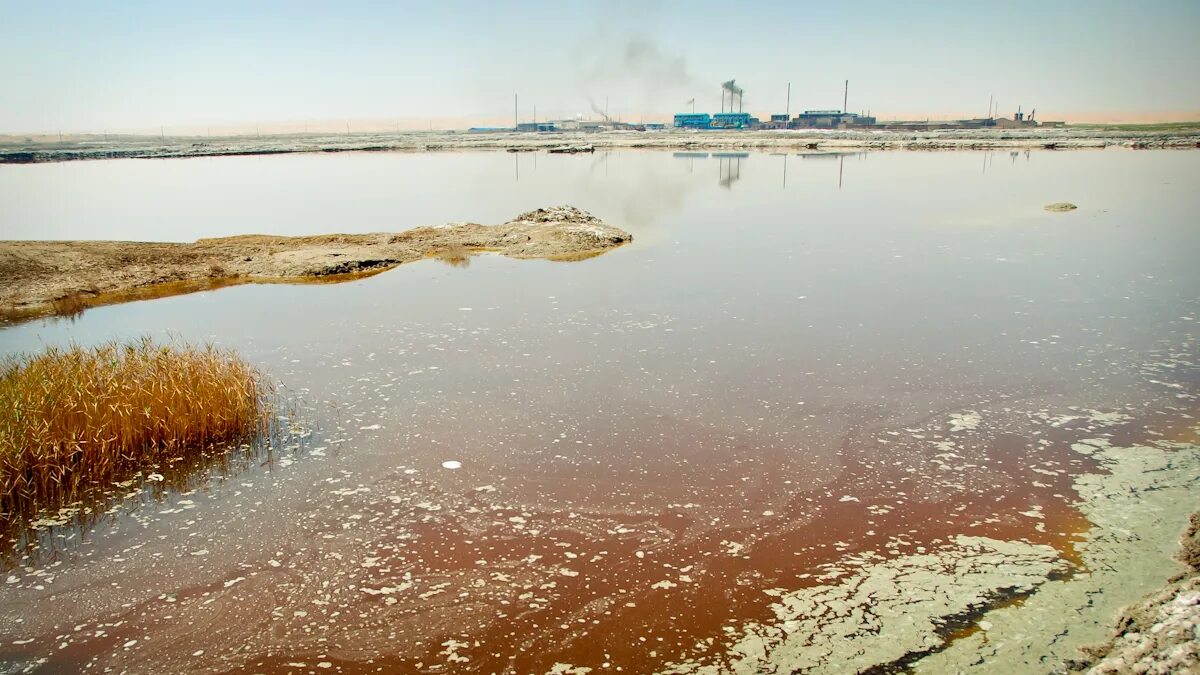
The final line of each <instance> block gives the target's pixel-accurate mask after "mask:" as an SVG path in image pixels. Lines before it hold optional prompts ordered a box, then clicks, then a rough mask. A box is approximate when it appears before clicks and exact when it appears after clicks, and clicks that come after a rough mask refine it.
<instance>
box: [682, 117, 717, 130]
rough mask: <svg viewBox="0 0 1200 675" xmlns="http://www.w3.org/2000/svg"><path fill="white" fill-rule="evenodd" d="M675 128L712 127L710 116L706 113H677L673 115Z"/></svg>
mask: <svg viewBox="0 0 1200 675" xmlns="http://www.w3.org/2000/svg"><path fill="white" fill-rule="evenodd" d="M674 126H675V128H677V129H708V128H711V127H712V116H710V115H709V114H708V113H679V114H678V115H675V125H674Z"/></svg>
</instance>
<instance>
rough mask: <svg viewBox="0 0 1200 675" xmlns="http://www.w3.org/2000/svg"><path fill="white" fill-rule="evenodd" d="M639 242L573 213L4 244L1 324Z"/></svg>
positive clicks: (565, 256) (583, 253) (561, 255)
mask: <svg viewBox="0 0 1200 675" xmlns="http://www.w3.org/2000/svg"><path fill="white" fill-rule="evenodd" d="M631 239H632V236H631V235H630V234H629V233H628V232H625V231H623V230H620V229H618V228H616V227H613V226H611V225H606V224H604V223H602V222H601V221H600V220H599V219H597V218H595V217H594V216H592V215H591V214H589V213H587V212H585V211H581V210H579V209H576V208H574V207H570V206H560V207H554V208H549V209H538V210H536V211H530V212H528V213H523V214H521V215H519V216H517V217H516V218H514V219H512V220H510V221H508V222H507V223H503V224H501V225H490V226H489V225H479V224H476V223H453V224H449V225H444V226H435V227H419V228H416V229H412V230H407V231H405V232H401V233H398V234H392V233H375V234H328V235H317V236H307V237H280V236H267V235H242V236H235V237H223V238H219V239H201V240H199V241H197V242H195V243H191V244H185V243H152V242H119V241H0V319H5V320H15V319H21V318H28V317H32V316H39V315H46V314H70V313H74V312H78V311H81V310H82V309H84V308H87V307H91V306H96V305H104V304H112V303H115V302H122V301H126V300H136V299H141V298H146V297H159V296H164V295H176V294H179V293H187V292H191V291H196V290H205V289H209V288H215V287H219V286H227V285H232V284H240V283H272V282H295V283H300V282H306V281H342V280H347V279H352V278H358V277H361V276H363V275H367V274H374V273H378V272H381V271H384V270H387V269H390V268H392V267H395V266H396V265H400V264H403V263H406V262H411V261H414V260H419V259H421V258H428V257H439V258H442V259H444V260H446V261H448V262H450V263H460V262H464V261H465V260H466V259H467V256H470V255H472V254H474V253H479V252H494V253H500V254H502V255H506V256H509V257H513V258H547V259H551V260H576V259H580V258H585V257H590V256H593V255H599V254H600V253H603V252H604V251H607V250H608V249H611V248H613V247H616V246H620V245H621V244H624V243H626V242H628V241H630V240H631Z"/></svg>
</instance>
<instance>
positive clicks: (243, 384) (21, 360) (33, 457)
mask: <svg viewBox="0 0 1200 675" xmlns="http://www.w3.org/2000/svg"><path fill="white" fill-rule="evenodd" d="M271 394H272V391H271V389H270V387H269V385H267V384H266V383H265V381H264V379H263V378H262V377H261V375H260V373H259V372H258V371H257V370H256V369H254V368H253V367H252V366H250V365H249V364H247V363H246V362H245V361H243V360H242V359H241V358H239V357H238V356H237V355H236V354H234V353H232V352H229V351H224V350H219V349H216V348H214V347H212V346H208V347H205V348H196V347H189V346H162V345H158V344H155V343H154V342H153V341H152V340H150V339H148V338H147V339H143V340H141V341H139V342H136V343H133V344H129V345H118V344H114V343H109V344H104V345H101V346H98V347H93V348H83V347H77V346H73V347H70V348H67V349H59V348H53V347H52V348H50V349H48V350H46V351H45V352H43V353H41V354H38V355H30V356H20V357H15V358H10V359H8V360H7V361H5V362H4V363H3V364H2V365H0V507H3V511H4V512H5V513H12V512H13V511H14V510H17V509H20V508H22V507H25V506H28V505H31V504H42V505H44V504H45V502H46V501H48V500H53V499H61V498H66V497H69V496H71V495H74V494H76V493H78V492H79V490H80V489H82V488H86V487H89V486H92V485H97V484H104V483H106V482H108V481H113V480H119V479H122V478H124V477H126V476H128V475H129V474H132V473H133V472H135V471H136V470H138V469H139V468H144V467H147V466H153V465H155V464H156V463H158V462H160V461H165V460H169V459H176V458H178V457H180V456H181V455H187V454H188V453H195V452H203V451H204V450H206V449H207V448H210V447H212V446H214V445H219V444H229V443H236V442H241V441H243V440H246V439H249V438H251V437H253V436H255V435H257V434H259V433H262V432H263V431H264V430H265V428H266V425H267V424H268V420H269V415H270V408H271V406H272V401H273V397H272V396H271Z"/></svg>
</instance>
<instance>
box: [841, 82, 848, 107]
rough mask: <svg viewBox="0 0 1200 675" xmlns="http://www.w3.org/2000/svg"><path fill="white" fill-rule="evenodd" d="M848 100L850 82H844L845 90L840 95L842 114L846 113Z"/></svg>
mask: <svg viewBox="0 0 1200 675" xmlns="http://www.w3.org/2000/svg"><path fill="white" fill-rule="evenodd" d="M849 100H850V80H846V90H845V92H844V93H843V94H842V112H843V113H845V112H846V103H847V102H848V101H849Z"/></svg>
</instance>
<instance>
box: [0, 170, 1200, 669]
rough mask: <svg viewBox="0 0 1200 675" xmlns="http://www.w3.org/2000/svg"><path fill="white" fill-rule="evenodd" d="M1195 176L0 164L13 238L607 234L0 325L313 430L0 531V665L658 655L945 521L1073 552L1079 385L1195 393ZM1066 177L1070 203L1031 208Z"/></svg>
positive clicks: (642, 661) (607, 661)
mask: <svg viewBox="0 0 1200 675" xmlns="http://www.w3.org/2000/svg"><path fill="white" fill-rule="evenodd" d="M1198 169H1200V155H1197V154H1195V153H1190V152H1128V151H1104V152H1074V153H1057V152H1034V153H1021V154H1012V155H1010V154H1009V153H928V154H926V153H878V154H853V155H845V156H803V155H795V154H791V155H772V154H736V153H735V154H722V153H715V154H710V153H657V152H637V151H629V152H615V153H607V154H603V153H602V154H596V155H594V156H549V155H537V156H535V155H532V154H516V155H513V154H505V153H447V154H431V155H405V154H339V155H294V156H276V157H229V158H211V159H191V160H163V161H157V160H156V161H144V160H121V161H96V162H72V163H65V164H54V165H32V166H3V167H0V228H3V237H4V238H46V239H76V238H106V239H153V240H178V241H188V240H194V239H196V238H199V237H206V236H220V235H229V234H238V233H244V232H264V233H277V234H311V233H321V232H333V231H339V232H364V231H378V230H400V229H405V228H407V227H411V226H415V225H421V224H431V223H441V222H447V221H458V220H474V221H479V222H486V223H493V222H502V221H504V220H506V219H508V218H510V217H512V216H513V215H516V214H517V213H519V212H521V211H525V210H528V209H531V208H537V207H539V206H548V205H553V204H560V203H567V204H572V205H575V206H579V207H581V208H584V209H587V210H590V211H592V212H593V213H595V214H596V215H598V216H600V217H601V218H604V219H605V220H607V221H608V222H610V223H612V224H614V225H617V226H619V227H622V228H624V229H627V230H629V231H631V232H632V233H633V234H634V241H633V243H632V244H631V245H628V246H625V247H622V248H620V249H617V250H615V251H612V252H610V253H607V254H605V255H603V256H600V257H598V258H594V259H590V260H586V261H582V262H574V263H558V262H548V261H538V260H528V261H526V260H510V259H505V258H500V257H497V256H478V257H475V258H472V259H471V261H470V264H469V265H468V266H466V267H452V266H449V265H446V264H443V263H440V262H437V261H423V262H419V263H414V264H410V265H405V266H402V267H400V268H397V269H395V270H393V271H390V272H387V273H385V274H381V275H378V276H375V277H371V278H368V279H363V280H360V281H355V282H350V283H346V284H340V285H318V286H277V285H271V286H239V287H231V288H226V289H221V290H218V291H213V292H206V293H196V294H192V295H186V296H179V297H173V298H165V299H159V300H153V301H147V302H137V303H130V304H125V305H118V306H111V307H102V308H96V309H92V310H89V311H87V312H86V313H84V314H83V315H82V316H80V317H79V318H77V319H75V320H61V319H59V320H46V321H41V322H32V323H25V324H20V325H16V326H12V327H8V328H5V329H3V330H0V353H5V354H11V353H15V352H19V351H25V350H33V349H38V348H40V347H41V346H42V345H45V344H62V343H65V342H69V341H75V342H79V343H84V344H89V343H94V342H97V341H103V340H109V339H128V338H131V337H134V336H139V335H144V334H151V335H156V336H163V337H168V336H169V337H170V338H172V339H179V340H186V341H192V342H203V341H214V342H217V343H219V344H221V345H222V346H228V347H233V348H235V349H237V350H238V351H240V352H241V353H242V354H243V355H244V356H246V357H247V358H248V359H250V360H251V361H253V362H255V363H258V364H261V365H262V366H263V367H264V368H266V369H267V370H268V371H269V372H270V373H271V375H272V376H273V377H275V378H276V379H278V380H279V381H280V382H281V383H282V384H283V385H284V386H285V387H286V388H287V390H288V391H289V392H291V394H292V395H293V396H294V398H295V399H296V400H297V401H300V402H301V405H302V407H303V409H304V414H305V424H306V425H307V426H308V427H310V428H311V429H312V430H313V431H312V434H311V435H309V436H307V437H306V438H304V439H303V442H302V443H300V446H301V447H299V448H298V449H295V450H293V451H291V452H290V453H288V454H286V456H275V457H272V458H271V461H262V462H261V465H260V463H259V462H252V463H250V465H249V466H240V465H239V466H238V467H235V468H233V469H232V470H229V471H225V472H214V474H213V477H212V478H211V479H209V478H205V479H204V480H201V481H199V482H198V485H197V487H195V489H193V490H190V491H189V492H187V493H185V494H180V493H178V492H176V491H168V492H167V493H166V494H165V496H163V497H162V498H161V499H157V498H153V497H147V496H146V494H147V493H139V494H140V495H141V496H138V497H131V498H129V499H128V500H125V502H126V503H124V505H123V506H119V507H118V508H116V509H114V510H113V512H112V513H111V514H109V515H108V516H107V517H106V518H104V519H102V520H101V521H99V522H98V523H96V524H94V525H93V526H91V527H89V528H87V529H85V530H74V529H70V528H60V530H61V531H58V530H56V531H54V532H53V534H52V535H50V536H49V537H46V538H43V543H42V545H40V546H38V547H34V548H32V549H29V550H19V551H16V552H15V553H14V554H13V555H11V556H10V557H9V563H8V565H9V569H8V570H7V571H6V573H5V576H6V578H7V579H8V581H9V583H7V584H5V585H3V586H0V606H2V607H3V608H4V609H3V610H0V611H2V613H3V616H4V619H5V620H4V621H3V622H2V625H3V626H4V627H3V628H0V641H2V642H3V645H4V646H3V647H0V654H3V655H4V656H5V657H6V658H7V659H9V660H14V661H33V660H36V659H47V660H48V664H49V666H52V667H56V668H59V669H63V668H73V667H86V668H87V669H89V670H101V669H104V668H109V667H111V668H129V669H131V670H137V671H147V670H151V669H154V668H169V669H171V670H173V671H179V672H192V671H196V672H199V671H207V670H210V669H214V668H215V669H219V670H234V671H238V670H245V671H247V672H265V671H279V672H286V671H289V670H295V669H299V668H315V667H317V666H318V664H328V665H329V666H330V667H331V668H334V669H341V670H343V671H345V672H358V671H373V670H375V669H377V668H383V669H385V670H389V671H402V672H521V673H524V672H547V671H549V670H551V669H552V668H554V667H555V664H570V665H572V666H577V667H590V668H593V669H596V671H601V670H604V669H612V670H618V669H623V671H624V672H644V671H648V670H653V669H655V668H659V667H662V666H663V664H665V663H667V662H670V661H678V660H682V659H684V658H701V659H703V658H705V655H709V656H708V658H711V659H712V660H713V661H714V662H719V659H720V656H719V655H720V653H721V647H722V645H723V640H724V639H725V636H726V635H727V629H729V628H730V627H735V626H737V625H740V624H741V623H742V622H745V621H749V620H758V619H762V618H763V615H764V613H769V612H768V609H767V607H768V603H769V601H770V599H771V598H770V596H769V595H767V594H766V593H764V591H771V590H773V589H794V588H798V587H801V586H804V585H807V584H814V583H817V582H818V581H824V582H828V581H829V579H827V578H825V579H823V578H822V575H824V574H826V573H827V572H828V570H829V569H830V568H829V567H828V566H829V565H831V564H833V563H836V562H837V561H839V560H844V559H845V558H846V557H847V556H855V555H862V554H864V553H865V552H868V551H871V552H874V553H876V554H879V555H883V556H897V555H902V554H906V553H912V552H923V551H925V550H936V549H937V548H938V547H939V546H941V545H943V544H945V543H946V542H947V541H949V540H950V539H951V538H953V537H954V536H956V535H958V534H964V533H965V534H971V535H981V536H990V537H996V538H1001V539H1025V540H1028V541H1030V542H1033V543H1047V544H1051V545H1053V546H1055V547H1057V548H1058V549H1059V550H1060V551H1062V554H1063V556H1064V557H1067V558H1068V559H1069V558H1071V556H1072V551H1071V544H1072V541H1073V540H1074V539H1075V538H1076V537H1077V536H1078V535H1079V534H1080V533H1081V532H1083V531H1084V530H1085V529H1086V528H1087V527H1088V524H1087V522H1086V521H1085V520H1084V519H1083V518H1082V517H1081V516H1080V515H1079V513H1078V512H1077V510H1076V509H1075V508H1074V507H1073V505H1072V502H1073V501H1074V499H1075V495H1074V493H1073V490H1072V488H1071V479H1072V477H1073V476H1074V475H1077V474H1079V473H1081V472H1083V471H1086V470H1089V469H1092V468H1093V467H1091V466H1090V465H1089V462H1088V459H1087V458H1086V457H1084V456H1081V455H1079V454H1078V453H1075V452H1072V451H1071V450H1070V444H1071V442H1073V441H1074V440H1077V439H1078V438H1081V437H1085V436H1087V435H1088V434H1089V433H1091V432H1092V430H1091V429H1090V428H1089V427H1088V422H1087V420H1088V417H1089V415H1093V414H1094V413H1093V412H1089V411H1100V412H1104V413H1106V414H1113V413H1119V414H1121V415H1124V416H1126V417H1127V418H1128V421H1127V423H1126V424H1125V426H1124V427H1123V429H1122V430H1121V432H1120V433H1121V434H1124V435H1125V436H1127V437H1129V438H1148V437H1158V436H1157V435H1164V434H1165V435H1168V436H1169V435H1171V434H1173V433H1177V430H1178V429H1182V428H1186V426H1187V421H1188V420H1189V419H1190V418H1189V417H1188V416H1189V415H1194V414H1195V412H1196V407H1197V406H1196V391H1197V388H1196V385H1197V375H1196V343H1195V340H1196V332H1197V319H1198V318H1200V314H1198V313H1197V312H1200V307H1198V306H1197V304H1198V303H1197V291H1198V290H1200V266H1197V265H1195V262H1194V259H1195V252H1196V251H1198V250H1200V228H1198V227H1197V225H1196V221H1195V213H1197V207H1200V197H1197V195H1196V193H1195V191H1194V189H1193V188H1192V186H1191V181H1189V180H1187V177H1194V176H1195V175H1197V170H1198ZM1057 201H1071V202H1074V203H1076V204H1078V205H1079V206H1080V208H1079V209H1078V210H1077V211H1074V212H1071V213H1047V212H1045V211H1044V210H1043V209H1042V207H1043V205H1045V204H1048V203H1051V202H1057ZM451 460H453V461H458V462H461V464H462V467H461V468H459V469H446V468H444V467H443V462H447V461H451ZM1031 514H1032V515H1031ZM22 556H23V557H22ZM135 640H136V642H133V641H135ZM296 663H304V664H305V666H303V667H301V666H294V665H289V664H296ZM562 668H565V666H560V670H561V669H562ZM594 672H595V671H594Z"/></svg>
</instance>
